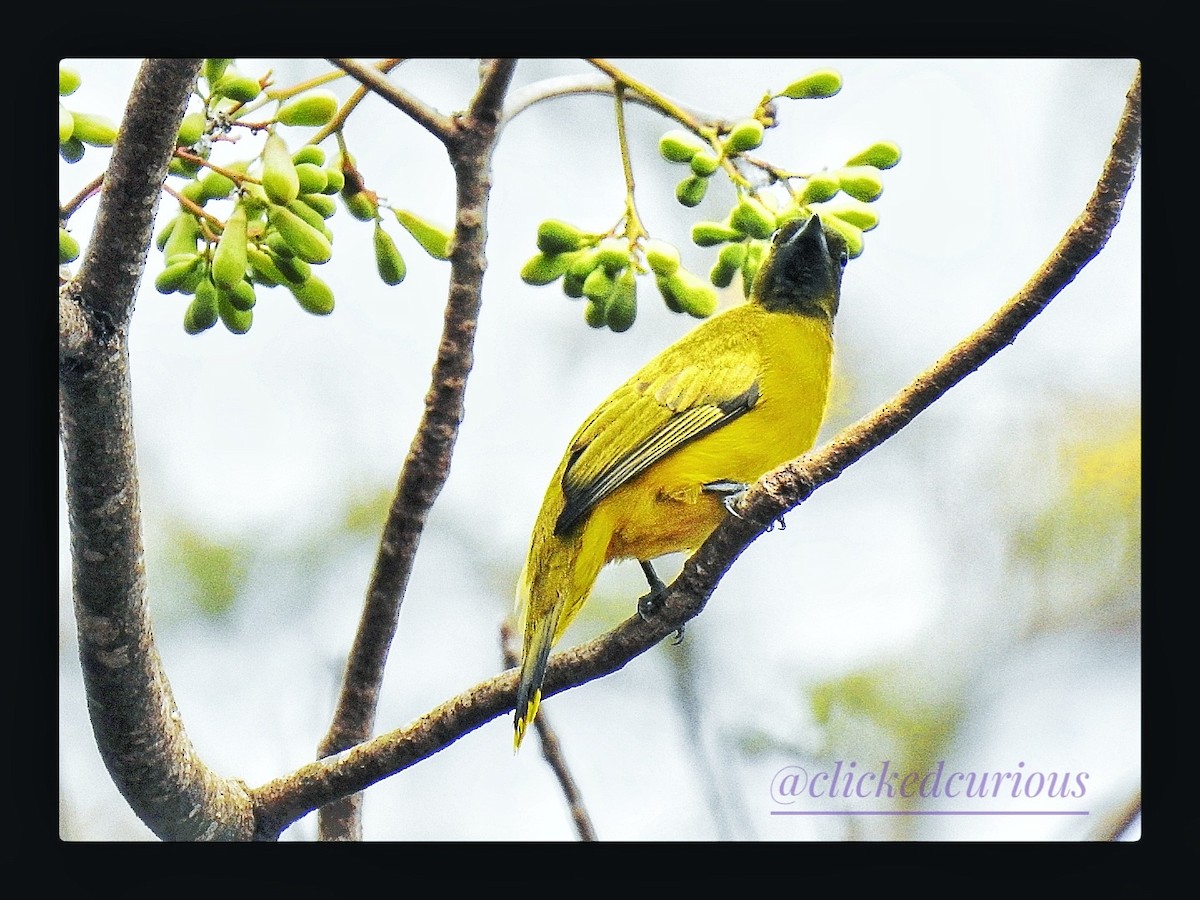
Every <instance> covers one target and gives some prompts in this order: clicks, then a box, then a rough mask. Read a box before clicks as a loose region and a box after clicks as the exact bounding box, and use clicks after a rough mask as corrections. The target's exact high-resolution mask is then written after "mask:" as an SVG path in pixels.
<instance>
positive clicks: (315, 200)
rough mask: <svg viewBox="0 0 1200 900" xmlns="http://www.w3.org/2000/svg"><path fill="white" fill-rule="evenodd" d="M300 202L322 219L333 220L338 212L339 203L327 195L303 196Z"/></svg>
mask: <svg viewBox="0 0 1200 900" xmlns="http://www.w3.org/2000/svg"><path fill="white" fill-rule="evenodd" d="M298 200H299V202H300V203H303V204H304V205H305V206H307V207H308V208H309V209H311V210H313V211H314V212H315V213H316V214H317V215H318V216H320V217H321V218H322V219H328V218H331V217H332V216H333V214H334V213H336V212H337V202H336V201H335V200H334V199H333V198H332V197H330V196H328V195H326V194H301V195H300V197H299V198H298Z"/></svg>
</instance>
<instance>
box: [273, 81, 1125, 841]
mask: <svg viewBox="0 0 1200 900" xmlns="http://www.w3.org/2000/svg"><path fill="white" fill-rule="evenodd" d="M1140 148H1141V74H1140V71H1139V74H1138V76H1137V77H1136V78H1135V80H1134V82H1133V86H1132V87H1131V88H1130V90H1129V93H1128V96H1127V98H1126V106H1125V110H1124V112H1123V114H1122V116H1121V121H1120V124H1119V126H1118V129H1117V133H1116V137H1115V139H1114V141H1113V147H1112V151H1111V153H1110V155H1109V157H1108V160H1107V161H1106V163H1105V166H1104V170H1103V173H1102V175H1101V178H1100V181H1099V183H1098V184H1097V187H1096V190H1095V193H1094V194H1093V196H1092V198H1091V199H1090V200H1089V201H1088V204H1087V207H1086V208H1085V210H1084V212H1083V213H1082V215H1080V217H1079V218H1078V219H1077V220H1076V221H1075V223H1074V224H1073V225H1072V226H1071V228H1070V229H1069V230H1068V231H1067V233H1066V234H1065V235H1064V237H1063V239H1062V240H1061V241H1060V242H1059V244H1058V246H1056V247H1055V249H1054V251H1053V252H1052V254H1051V255H1050V257H1049V259H1048V260H1047V261H1046V263H1045V264H1044V265H1043V266H1042V267H1041V268H1040V269H1039V270H1038V272H1037V273H1035V274H1034V276H1033V277H1032V278H1031V279H1030V281H1029V282H1028V283H1027V284H1026V285H1025V287H1024V288H1023V289H1022V290H1021V291H1020V292H1019V293H1018V294H1017V295H1016V296H1014V297H1013V298H1011V299H1010V300H1009V301H1008V302H1007V303H1006V304H1004V306H1003V307H1002V308H1001V309H1000V310H999V311H998V312H997V313H996V314H995V315H994V316H993V317H992V318H991V319H990V320H989V321H988V322H987V323H986V324H985V325H984V326H983V327H982V328H980V329H979V330H977V331H976V332H975V333H974V334H972V335H971V336H970V337H969V338H967V339H966V340H964V341H963V342H961V343H960V344H959V345H958V346H956V347H955V348H954V349H953V350H951V351H950V352H949V353H948V354H946V355H945V356H943V357H942V359H940V360H939V361H938V362H937V363H936V364H935V365H934V366H933V367H932V368H930V369H929V370H928V371H926V372H925V373H924V374H922V375H921V376H919V377H918V378H917V379H916V380H915V381H914V382H913V383H912V384H911V385H909V386H908V387H907V388H905V389H904V390H903V391H901V392H900V393H899V394H898V395H897V396H896V397H895V398H893V399H892V400H891V401H889V402H888V403H886V404H884V405H883V406H881V407H880V408H879V409H878V410H876V411H875V412H874V413H872V414H871V415H869V416H867V417H866V418H865V419H863V420H861V421H860V422H858V423H856V424H855V425H852V426H850V427H849V428H847V429H845V430H844V431H843V432H841V433H840V434H839V435H837V436H836V437H835V438H834V439H833V440H832V441H831V442H830V443H828V444H826V445H825V446H823V447H821V448H820V449H819V450H816V451H813V452H810V453H808V454H806V455H805V456H803V457H801V458H800V459H798V460H793V461H792V462H790V463H788V464H786V465H784V466H781V467H780V468H779V469H776V470H775V471H774V472H771V473H768V474H767V475H766V476H764V478H763V479H762V480H760V481H759V482H758V483H757V484H756V485H754V486H753V487H752V488H751V490H750V491H749V492H748V493H747V496H746V497H745V498H744V499H743V501H742V502H741V503H740V504H739V506H738V512H739V514H740V516H741V518H737V517H730V518H728V519H727V520H726V521H725V522H723V523H722V524H721V526H720V527H718V528H717V530H716V531H714V532H713V534H712V535H711V536H710V537H709V539H708V540H707V541H706V542H705V543H704V545H703V546H701V548H700V549H699V550H698V551H697V552H696V553H695V554H694V555H693V556H692V557H690V558H689V559H688V561H687V562H686V564H685V565H684V568H683V571H682V572H681V573H680V576H679V577H678V578H677V579H676V580H675V582H674V583H673V584H672V585H671V586H670V587H669V588H668V590H667V592H666V594H665V596H664V603H663V607H662V610H661V612H660V614H659V615H658V616H656V617H655V618H654V619H653V620H651V621H646V620H643V619H642V618H641V617H640V616H636V615H635V616H633V617H631V618H630V619H628V620H626V621H625V622H623V623H621V624H620V625H618V626H617V627H616V628H615V629H613V630H612V631H610V632H608V633H607V634H605V635H602V636H600V637H598V638H596V639H594V640H592V641H589V642H587V643H585V644H582V645H580V646H578V647H574V648H572V649H570V650H567V651H565V652H563V653H558V654H556V655H555V656H553V657H552V658H551V660H550V665H549V668H548V670H547V673H546V681H545V684H544V686H543V696H544V697H550V696H553V695H554V694H557V693H559V692H561V691H564V690H567V689H569V688H573V687H577V686H579V685H581V684H585V683H587V682H589V681H592V680H593V679H596V678H600V677H602V676H604V675H608V674H610V673H612V672H615V671H617V670H618V669H620V668H621V667H623V666H624V665H625V664H626V663H627V662H629V661H630V660H632V659H633V658H635V657H636V656H638V655H640V654H642V653H645V652H646V651H647V650H649V649H650V648H651V647H653V646H654V645H655V644H656V643H658V642H659V641H660V640H662V639H663V638H664V637H666V636H667V635H668V634H671V633H672V632H673V631H675V630H676V629H677V628H678V627H679V626H680V625H682V624H683V623H684V622H686V621H687V620H688V619H691V618H692V617H694V616H695V615H696V614H698V613H699V612H700V611H701V610H702V609H703V607H704V605H705V603H706V602H707V600H708V598H709V597H710V596H711V595H712V592H713V590H714V589H715V588H716V586H717V584H718V583H719V582H720V580H721V578H722V576H723V575H724V574H725V572H726V571H728V570H729V568H730V566H732V564H733V563H734V561H735V560H736V559H737V557H738V556H739V555H740V554H741V553H742V551H744V550H745V548H746V547H747V546H749V545H750V543H751V542H752V541H754V540H755V539H756V538H757V537H758V536H759V535H760V534H762V533H763V532H764V531H765V530H766V528H765V527H764V525H761V524H757V523H768V522H773V521H775V520H776V519H778V518H779V517H780V516H781V515H783V514H784V513H785V512H787V511H788V510H789V509H792V508H793V507H795V506H796V505H797V504H799V503H800V502H802V501H803V500H804V499H805V498H807V497H808V496H809V495H810V494H811V493H812V492H813V491H814V490H816V489H817V488H818V487H820V486H821V485H822V484H825V483H827V482H829V481H832V480H833V479H834V478H836V477H837V476H838V475H840V474H841V473H842V472H843V471H844V470H845V469H846V468H847V467H848V466H850V465H851V464H853V463H854V462H855V461H857V460H858V459H861V458H862V457H863V456H864V455H866V454H867V453H868V452H869V451H870V450H871V449H872V448H874V447H876V446H878V445H879V444H881V443H882V442H883V441H885V440H887V439H888V438H889V437H891V436H892V435H894V434H896V433H897V432H898V431H900V430H901V429H902V428H903V427H904V425H906V424H907V423H908V422H910V421H912V419H913V418H914V417H915V416H916V415H917V414H919V413H920V412H921V411H923V410H924V409H926V408H928V407H929V405H930V404H931V403H933V402H934V401H935V400H936V399H937V398H938V397H940V396H941V395H942V394H944V393H945V392H946V391H947V390H949V389H950V388H951V387H953V386H954V385H955V384H957V383H958V382H959V381H961V380H962V379H963V378H965V377H966V376H967V375H969V374H970V373H971V372H973V371H975V370H976V369H977V368H979V366H981V365H982V364H983V363H984V362H986V361H987V360H988V359H990V358H991V357H992V356H994V355H995V354H996V353H998V352H999V351H1000V350H1001V349H1003V348H1004V347H1006V346H1008V345H1009V344H1011V343H1012V342H1013V340H1015V338H1016V336H1017V334H1018V333H1019V332H1020V331H1021V330H1022V329H1023V328H1024V327H1025V326H1026V325H1027V324H1029V322H1030V321H1032V320H1033V318H1034V317H1036V316H1037V314H1038V313H1040V312H1041V310H1042V309H1044V308H1045V306H1046V304H1048V303H1049V302H1050V300H1052V299H1053V298H1054V297H1055V296H1056V295H1057V294H1058V293H1059V292H1060V291H1062V289H1063V288H1064V287H1066V286H1067V285H1068V284H1070V282H1071V281H1072V280H1073V279H1074V278H1075V276H1076V275H1078V274H1079V272H1080V271H1081V270H1082V269H1083V267H1084V266H1085V265H1086V264H1087V263H1088V262H1089V261H1090V260H1091V259H1092V258H1093V257H1094V256H1095V255H1096V254H1097V253H1098V252H1100V250H1101V249H1102V248H1103V246H1104V244H1105V243H1106V242H1107V240H1108V236H1109V235H1110V234H1111V232H1112V229H1113V228H1114V226H1115V225H1116V223H1117V221H1118V219H1119V218H1120V213H1121V209H1122V206H1123V204H1124V199H1125V195H1126V193H1127V192H1128V190H1129V186H1130V184H1131V183H1132V180H1133V176H1134V172H1135V171H1136V168H1137V163H1138V159H1139V156H1140ZM516 682H517V675H516V672H515V671H512V670H509V671H507V672H504V673H502V674H500V675H497V676H496V677H494V678H491V679H489V680H488V681H485V682H482V683H481V684H478V685H476V686H474V687H473V688H471V689H469V690H467V691H466V692H464V693H462V694H460V695H458V696H457V697H454V698H451V699H450V700H447V701H446V702H445V703H443V704H441V705H440V706H438V707H437V708H435V709H433V710H431V711H430V712H428V713H426V714H425V715H424V716H422V717H421V718H420V719H418V720H416V721H415V722H413V723H411V724H410V725H408V726H406V727H405V728H402V729H399V730H397V731H393V732H391V733H390V734H386V735H382V736H380V737H378V738H375V739H374V740H371V741H369V742H367V743H363V744H359V745H358V746H356V747H352V748H350V749H349V750H347V751H345V752H344V753H342V754H340V755H338V756H335V757H330V758H327V759H323V760H320V761H318V762H316V763H312V764H310V765H308V766H305V767H304V768H302V769H300V770H299V771H297V772H295V773H293V774H292V775H290V776H287V777H285V778H280V779H277V780H275V781H272V782H270V783H268V784H266V785H263V786H262V787H260V788H258V789H256V790H255V791H254V792H253V793H254V796H255V798H256V801H257V803H258V805H259V813H260V816H261V819H260V823H259V825H260V828H263V829H266V830H267V831H269V832H273V833H277V832H278V831H282V830H283V829H284V828H286V827H287V826H288V825H289V824H291V823H292V822H294V821H296V820H297V819H299V818H300V817H302V816H304V815H305V814H307V813H308V812H311V811H312V810H313V809H315V808H317V807H318V806H320V805H321V804H322V803H325V802H327V801H328V799H329V798H330V797H331V796H334V797H336V796H346V795H349V794H352V793H354V792H357V791H361V790H363V789H364V788H366V787H367V786H368V785H371V784H374V783H375V782H377V781H380V780H382V779H383V778H386V777H388V776H389V775H392V774H394V773H396V772H399V771H401V770H402V769H405V768H407V767H409V766H411V765H413V764H414V763H417V762H419V761H421V760H422V759H425V758H426V757H428V756H430V755H432V754H433V753H436V752H438V751H439V750H442V749H444V748H445V747H447V746H449V745H450V744H452V743H454V742H455V741H457V740H458V739H459V738H461V737H463V735H465V734H467V733H469V732H471V731H473V730H474V729H476V728H478V727H480V726H481V725H483V724H484V723H486V722H488V721H490V720H491V719H493V718H495V717H497V716H499V715H503V714H506V713H508V712H511V710H512V703H513V696H514V694H515V691H516Z"/></svg>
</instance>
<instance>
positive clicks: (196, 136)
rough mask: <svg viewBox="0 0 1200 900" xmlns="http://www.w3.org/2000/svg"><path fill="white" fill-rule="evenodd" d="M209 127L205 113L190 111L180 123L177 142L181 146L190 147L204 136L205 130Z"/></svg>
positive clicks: (176, 137)
mask: <svg viewBox="0 0 1200 900" xmlns="http://www.w3.org/2000/svg"><path fill="white" fill-rule="evenodd" d="M207 127H208V120H207V119H206V118H205V117H204V113H199V112H194V113H188V114H187V115H186V116H184V117H183V121H182V122H180V123H179V133H178V134H177V135H176V136H175V143H176V144H177V145H178V146H180V147H190V146H192V144H194V143H196V141H198V140H200V138H202V137H204V130H205V129H206V128H207Z"/></svg>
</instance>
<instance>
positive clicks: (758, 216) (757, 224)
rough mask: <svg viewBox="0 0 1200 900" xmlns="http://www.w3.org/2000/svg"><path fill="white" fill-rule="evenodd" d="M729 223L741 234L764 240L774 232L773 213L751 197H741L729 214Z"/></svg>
mask: <svg viewBox="0 0 1200 900" xmlns="http://www.w3.org/2000/svg"><path fill="white" fill-rule="evenodd" d="M729 224H730V225H732V226H733V227H734V228H736V229H737V230H738V231H740V232H741V233H742V234H745V235H749V236H750V237H753V238H761V239H763V240H765V239H766V238H769V237H770V236H771V235H772V234H774V233H775V214H774V213H773V212H771V211H770V210H769V209H767V208H766V207H765V206H763V205H762V204H761V203H760V202H759V201H757V200H755V199H754V198H753V197H742V199H741V200H739V201H738V205H737V206H735V207H734V208H733V212H731V213H730V214H729Z"/></svg>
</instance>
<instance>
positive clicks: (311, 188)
mask: <svg viewBox="0 0 1200 900" xmlns="http://www.w3.org/2000/svg"><path fill="white" fill-rule="evenodd" d="M296 180H297V181H298V182H299V183H300V193H302V194H319V193H321V192H322V191H324V190H325V185H327V184H328V183H329V177H328V176H327V175H326V174H325V170H324V169H322V168H321V167H320V166H318V165H315V164H314V163H300V164H299V165H297V166H296Z"/></svg>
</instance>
